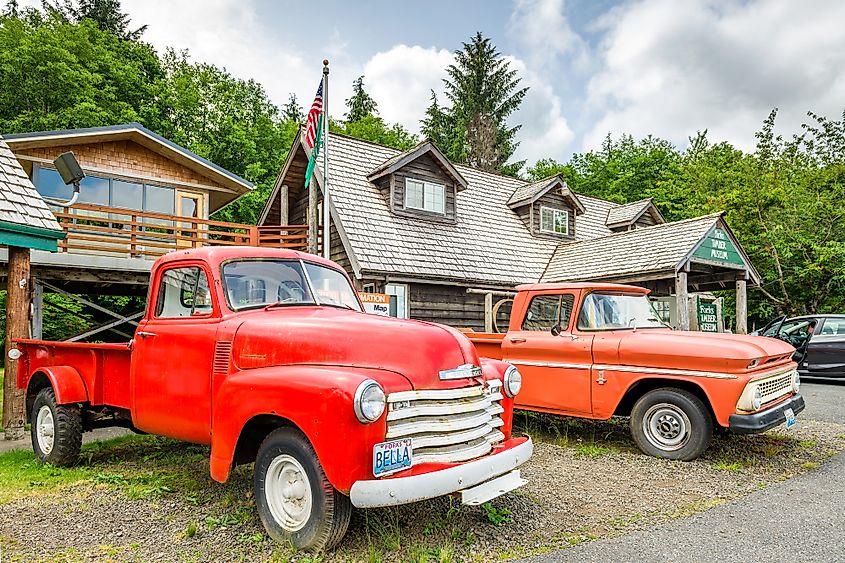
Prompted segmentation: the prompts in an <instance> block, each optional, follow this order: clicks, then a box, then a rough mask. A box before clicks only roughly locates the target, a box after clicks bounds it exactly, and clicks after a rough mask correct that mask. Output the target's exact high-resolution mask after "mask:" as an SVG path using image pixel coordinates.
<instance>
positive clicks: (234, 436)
mask: <svg viewBox="0 0 845 563" xmlns="http://www.w3.org/2000/svg"><path fill="white" fill-rule="evenodd" d="M366 379H374V380H375V381H377V382H378V383H379V384H380V385H381V386H382V387H383V388H384V390H385V393H388V394H389V393H390V392H392V391H396V390H407V389H408V387H409V384H408V382H407V380H406V379H405V378H404V377H402V376H400V375H399V374H396V373H393V372H387V371H383V370H376V369H366V368H355V367H350V366H342V367H338V366H314V365H310V366H303V365H298V366H276V367H266V368H258V369H250V370H244V371H241V372H238V373H234V374H232V375H229V376H228V377H227V378H226V379H225V381H223V382H222V383H221V385H220V387H219V388H218V389H217V390H215V393H214V398H213V401H212V422H211V428H212V432H211V461H210V471H211V478H212V479H214V480H215V481H219V482H225V481H226V480H227V479H228V478H229V474H230V472H231V470H232V466H233V463H234V460H235V457H234V456H235V452H236V449H237V447H238V440H239V439H240V437H241V434H242V432H243V430H244V428H245V427H246V426H247V424H248V423H250V421H252V420H254V419H256V418H257V417H261V418H263V419H266V418H267V417H273V418H276V419H278V420H279V421H280V423H281V422H285V423H289V424H288V425H289V426H293V427H295V428H297V429H298V430H300V431H301V432H302V433H303V434H304V435H305V436H306V438H307V439H308V440H309V441H310V442H311V445H312V446H313V447H314V451H315V452H316V454H317V458H318V459H319V460H320V463H321V465H322V466H323V470H324V471H325V473H326V478H328V480H329V482H331V483H332V485H333V486H334V487H335V488H336V489H338V490H340V491H342V492H348V491H349V488H350V487H351V486H352V482H353V481H354V478H355V476H356V475H358V476H359V477H358V478H360V475H361V474H362V473H364V472H366V473H367V474H368V475H369V474H370V473H369V472H370V471H371V464H372V458H371V455H372V454H371V448H372V444H375V443H378V442H382V441H384V431H385V422H384V416H382V418H381V419H380V420H377V421H376V422H373V423H371V424H362V423H361V422H359V421H358V419H357V418H356V417H355V414H354V411H353V408H352V403H353V396H354V393H355V390H356V388H357V387H358V385H359V384H360V383H361V382H362V381H364V380H366Z"/></svg>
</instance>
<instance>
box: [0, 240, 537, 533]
mask: <svg viewBox="0 0 845 563" xmlns="http://www.w3.org/2000/svg"><path fill="white" fill-rule="evenodd" d="M151 276H152V277H151V286H150V293H149V295H150V298H149V303H148V308H147V311H146V315H145V316H144V318H143V320H142V321H141V322H140V323H139V326H138V329H137V331H136V333H135V337H134V338H133V340H132V341H130V342H129V343H128V344H69V343H62V342H45V341H36V340H19V341H17V342H16V349H15V350H13V352H14V353H13V354H10V355H11V356H13V357H17V358H18V361H19V370H18V379H17V385H18V388H20V389H24V390H26V405H27V409H28V412H29V413H30V417H31V418H30V419H31V423H32V443H33V449H34V450H35V453H36V455H37V456H38V458H40V459H41V460H43V461H45V462H48V463H52V464H56V465H67V464H72V463H74V462H75V461H76V460H77V457H78V454H79V451H80V444H81V438H82V432H84V431H86V430H89V429H92V428H95V427H101V426H110V425H121V426H126V427H129V428H132V429H135V430H139V431H143V432H147V433H150V434H159V435H162V436H169V437H172V438H176V439H179V440H185V441H188V442H195V443H199V444H209V445H210V446H211V464H210V468H211V476H212V477H213V478H214V479H215V480H217V481H220V482H223V481H226V480H227V478H228V477H229V474H230V472H231V470H232V467H233V466H234V465H236V464H246V463H251V462H255V470H254V473H255V478H254V487H255V501H256V505H257V509H258V513H259V515H260V517H261V520H262V522H263V524H264V526H265V527H266V529H267V532H268V533H269V535H270V536H271V537H273V538H275V539H277V540H281V541H285V542H290V543H291V544H292V545H294V546H295V547H297V548H301V549H321V548H329V547H331V546H332V545H334V544H336V543H338V542H339V541H340V539H341V538H342V537H343V535H344V533H345V532H346V528H347V526H348V524H349V518H350V514H351V506H353V505H354V506H356V507H377V506H390V505H398V504H403V503H409V502H413V501H418V500H422V499H427V498H433V497H436V496H441V495H444V494H449V493H457V492H460V494H461V496H462V500H463V502H464V503H466V504H480V503H483V502H486V501H487V500H489V499H491V498H494V497H496V496H499V495H501V494H503V493H505V492H507V491H510V490H512V489H514V488H516V487H518V486H520V485H522V484H524V483H525V481H524V480H523V479H522V478H521V477H520V474H519V470H518V469H516V468H517V467H519V466H520V465H522V464H523V463H525V462H526V461H527V460H528V458H529V457H530V456H531V454H532V451H533V445H532V443H531V440H530V439H528V438H527V437H517V436H512V435H511V422H512V413H513V397H514V396H515V395H516V394H517V393H518V392H519V389H520V382H521V378H520V374H519V371H518V370H517V369H516V368H514V367H513V366H511V365H509V364H506V363H504V362H500V361H497V360H481V359H479V357H478V355H477V354H476V352H475V349H474V348H473V346H472V344H471V343H470V342H469V340H467V338H466V337H465V336H464V335H462V334H461V333H459V332H457V331H455V330H453V329H450V328H448V327H445V326H440V325H436V324H432V323H423V322H416V321H403V320H398V319H391V318H384V317H378V316H375V315H369V314H366V313H364V312H363V308H362V306H361V302H360V300H359V298H358V296H357V293H356V292H355V290H354V289H353V286H352V284H351V282H350V280H349V278H348V277H347V275H346V273H345V272H344V271H343V270H342V269H341V268H340V267H338V266H337V265H336V264H334V263H333V262H330V261H328V260H323V259H321V258H319V257H317V256H313V255H309V254H303V253H299V252H293V251H284V250H269V249H256V248H247V247H212V248H203V249H192V250H186V251H179V252H174V253H170V254H167V255H166V256H164V257H162V258H159V259H158V260H157V261H156V262H155V264H154V265H153V268H152V274H151Z"/></svg>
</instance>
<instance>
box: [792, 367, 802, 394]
mask: <svg viewBox="0 0 845 563" xmlns="http://www.w3.org/2000/svg"><path fill="white" fill-rule="evenodd" d="M792 390H793V391H795V392H796V393H797V392H799V391H800V390H801V376H800V375H798V371H797V370H796V371H795V377H794V378H793V379H792Z"/></svg>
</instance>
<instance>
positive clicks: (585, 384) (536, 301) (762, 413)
mask: <svg viewBox="0 0 845 563" xmlns="http://www.w3.org/2000/svg"><path fill="white" fill-rule="evenodd" d="M517 290H518V293H517V295H516V297H515V298H514V302H513V307H512V312H511V318H510V327H509V330H508V332H507V334H486V333H470V334H468V335H467V336H469V338H470V340H471V341H472V342H473V343H474V344H475V346H476V348H477V350H478V354H479V356H486V357H489V358H495V359H501V360H505V361H507V362H510V363H511V364H514V365H515V366H518V368H519V371H520V372H521V373H522V377H523V387H522V391H521V392H520V394H519V395H518V396H517V397H516V403H515V406H516V407H517V408H522V409H525V410H530V411H537V412H545V413H553V414H561V415H566V416H575V417H582V418H592V419H599V420H606V419H609V418H610V417H611V416H630V427H631V434H632V435H633V438H634V441H635V442H636V443H637V446H639V448H640V449H641V450H642V451H643V452H644V453H647V454H649V455H653V456H658V457H664V458H670V459H680V460H691V459H695V458H696V457H698V456H699V455H701V453H702V452H704V450H706V449H707V447H708V445H709V443H710V439H711V438H712V435H713V431H714V428H715V427H716V426H719V427H722V428H727V429H730V430H731V431H732V432H737V433H752V432H762V431H764V430H767V429H769V428H772V427H774V426H777V425H779V424H783V423H784V422H785V423H786V425H787V427H790V426H792V425H794V424H795V415H796V414H797V413H799V412H801V411H802V410H803V409H804V399H803V397H801V395H800V394H799V392H798V391H799V387H800V379H799V377H798V372H797V370H796V368H797V366H796V364H795V362H793V361H792V359H791V357H792V354H793V352H794V351H795V350H794V349H793V348H792V346H790V345H788V344H786V343H784V342H781V341H780V340H775V339H773V338H764V337H758V336H745V335H736V334H708V333H702V332H683V331H673V330H671V329H670V328H669V327H667V326H666V325H665V324H663V323H662V322H661V321H660V320H659V319H658V317H657V315H656V314H655V312H654V310H653V308H652V306H651V303H650V302H649V300H648V297H647V294H648V290H646V289H643V288H640V287H634V286H626V285H617V284H596V283H570V284H534V285H523V286H519V287H517Z"/></svg>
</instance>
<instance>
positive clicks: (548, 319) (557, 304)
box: [522, 295, 575, 332]
mask: <svg viewBox="0 0 845 563" xmlns="http://www.w3.org/2000/svg"><path fill="white" fill-rule="evenodd" d="M574 305H575V297H574V296H572V295H538V296H537V297H534V298H533V299H532V300H531V303H530V304H529V305H528V310H527V311H526V312H525V319H523V321H522V330H536V331H543V332H548V331H550V330H552V327H553V326H555V325H557V324H559V325H560V326H561V328H562V329H563V330H566V329H567V328H568V327H569V318H570V317H571V316H572V307H573V306H574Z"/></svg>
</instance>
